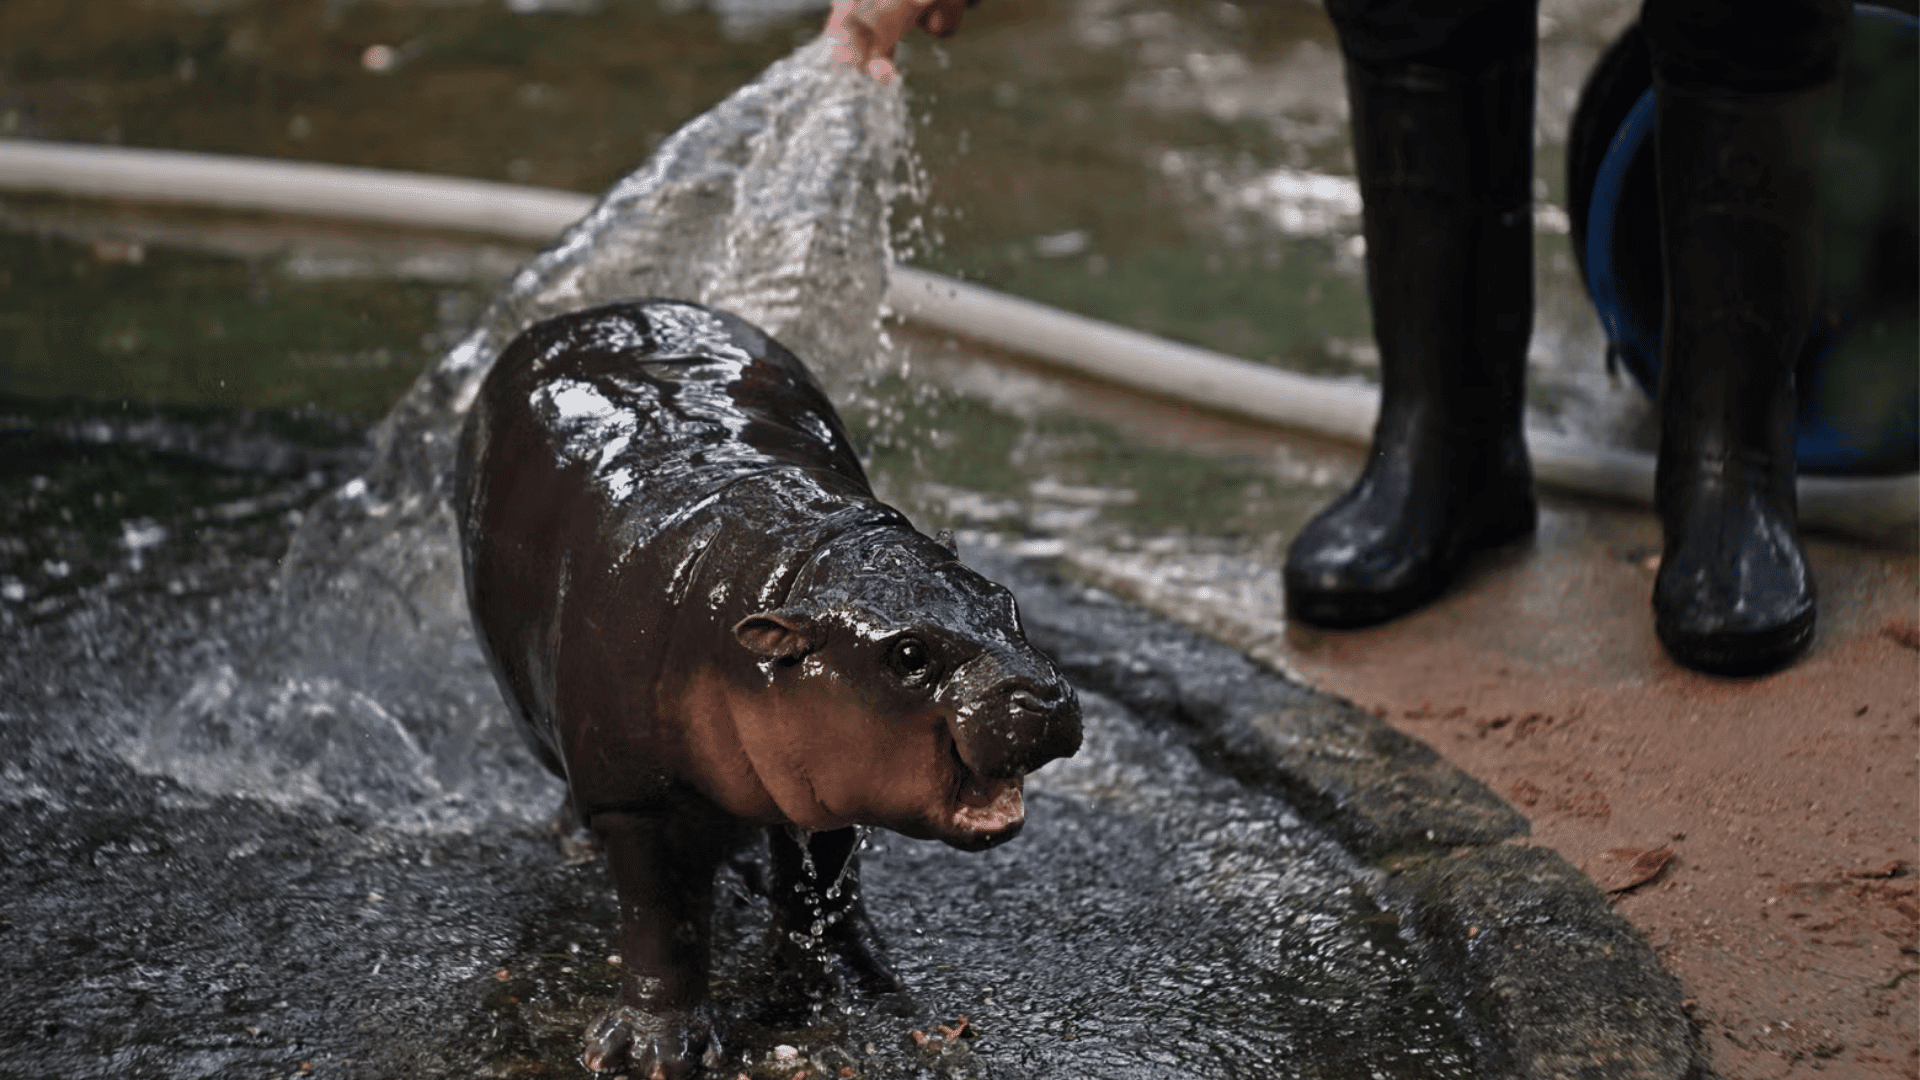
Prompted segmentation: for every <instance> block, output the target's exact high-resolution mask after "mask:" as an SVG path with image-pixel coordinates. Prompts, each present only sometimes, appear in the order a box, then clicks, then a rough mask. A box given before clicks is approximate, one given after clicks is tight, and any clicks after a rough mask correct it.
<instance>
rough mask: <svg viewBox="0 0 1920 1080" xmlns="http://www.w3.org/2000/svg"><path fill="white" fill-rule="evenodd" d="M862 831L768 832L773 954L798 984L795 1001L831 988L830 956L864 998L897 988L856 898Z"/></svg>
mask: <svg viewBox="0 0 1920 1080" xmlns="http://www.w3.org/2000/svg"><path fill="white" fill-rule="evenodd" d="M863 832H864V830H862V829H859V828H845V829H835V830H832V831H830V832H817V833H812V834H810V835H809V834H806V833H805V832H803V831H801V830H794V829H790V828H780V827H775V828H770V829H768V830H767V836H768V842H769V845H770V847H771V849H772V854H773V890H772V892H773V925H772V928H771V929H772V936H773V939H774V955H775V957H776V959H777V961H778V963H779V964H780V966H781V967H782V968H783V969H785V971H786V972H788V973H789V975H790V978H792V979H794V980H795V981H796V982H797V984H798V985H797V986H795V987H793V988H792V989H793V990H794V991H796V992H797V995H798V996H802V997H806V998H813V999H818V998H820V997H822V996H824V995H826V994H829V993H832V992H833V991H834V990H836V989H837V987H836V986H835V985H834V980H833V978H832V975H831V973H830V971H829V970H828V968H829V965H830V964H831V963H832V961H833V959H834V958H835V957H838V958H839V960H840V962H841V963H843V964H845V965H846V966H847V970H848V972H849V974H851V975H852V976H853V978H854V981H855V982H856V983H857V984H858V986H859V987H860V989H861V990H863V991H865V992H866V993H869V994H887V993H893V992H895V991H898V990H901V989H902V988H903V984H902V983H901V981H900V977H899V976H898V975H896V974H895V973H894V970H893V965H892V963H891V962H890V961H889V960H888V958H887V954H886V949H885V946H884V945H883V944H882V942H881V940H880V935H879V931H878V930H877V929H876V928H875V927H874V925H873V921H872V920H871V919H870V918H869V917H868V915H867V909H866V905H865V904H863V903H861V901H860V865H859V856H858V854H857V853H858V851H859V847H860V837H861V834H862V833H863Z"/></svg>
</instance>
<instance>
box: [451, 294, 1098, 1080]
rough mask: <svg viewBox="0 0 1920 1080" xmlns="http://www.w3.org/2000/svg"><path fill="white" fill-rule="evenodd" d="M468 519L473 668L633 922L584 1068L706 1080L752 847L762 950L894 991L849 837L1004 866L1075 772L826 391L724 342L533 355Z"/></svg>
mask: <svg viewBox="0 0 1920 1080" xmlns="http://www.w3.org/2000/svg"><path fill="white" fill-rule="evenodd" d="M456 499H457V502H456V504H455V505H456V512H457V514H458V516H459V524H460V537H461V546H462V550H463V552H464V555H465V562H466V583H467V597H468V601H469V603H470V605H471V607H472V611H473V618H474V624H475V626H476V628H477V629H478V631H479V635H480V640H481V643H482V646H483V648H484V649H485V651H486V654H487V658H488V660H489V662H490V663H491V665H492V668H493V672H494V675H495V677H496V678H497V679H498V681H499V684H500V687H501V690H502V692H503V693H504V694H505V696H506V698H507V700H508V701H509V702H510V703H511V705H512V706H513V709H514V712H515V714H516V715H517V717H518V718H519V722H520V725H521V728H522V730H523V731H524V732H525V734H526V735H527V736H528V737H529V739H530V741H531V742H532V744H533V746H534V747H535V749H536V750H537V752H538V753H539V755H540V757H541V759H542V760H543V761H544V762H545V763H546V764H547V765H548V767H550V768H552V769H553V770H554V771H555V772H556V773H557V774H559V775H560V776H562V777H564V778H565V780H566V781H567V788H568V807H569V810H570V812H571V814H573V815H575V816H577V820H578V821H579V822H581V823H584V824H585V826H586V827H587V828H588V829H590V830H592V832H593V834H594V836H595V838H596V839H597V840H598V841H599V843H600V845H601V847H602V848H603V849H604V850H605V852H606V856H607V863H608V867H609V868H610V870H611V871H612V876H613V881H614V885H615V888H616V889H617V891H618V894H619V907H620V923H621V926H620V934H621V938H620V955H621V957H622V958H623V975H622V978H621V985H620V1003H619V1005H617V1006H615V1007H614V1008H613V1009H612V1010H611V1011H610V1012H609V1013H608V1014H607V1015H606V1016H605V1017H603V1018H601V1019H600V1020H599V1021H598V1022H596V1023H595V1024H594V1025H593V1027H591V1028H590V1029H589V1031H588V1033H587V1043H586V1051H585V1054H584V1055H583V1061H584V1062H585V1064H586V1065H587V1067H588V1068H590V1069H594V1070H596V1071H604V1070H611V1069H617V1068H626V1067H631V1068H632V1069H633V1070H634V1071H635V1072H636V1073H637V1074H638V1075H640V1076H652V1077H663V1078H676V1077H683V1076H690V1075H692V1074H693V1073H695V1072H697V1071H698V1070H699V1068H700V1064H701V1060H702V1058H703V1056H704V1057H705V1058H706V1060H707V1061H708V1062H709V1063H713V1062H714V1061H716V1060H717V1043H716V1042H715V1040H714V1038H713V1034H712V1017H711V1016H710V1015H709V1006H708V1003H707V976H708V963H709V953H710V947H709V927H710V922H711V918H710V916H711V908H712V904H713V879H714V873H715V871H716V869H717V868H718V865H719V863H720V861H721V860H722V859H724V858H726V857H727V856H728V855H729V854H731V853H732V851H733V850H734V845H735V842H736V839H737V837H739V836H740V834H741V831H742V826H743V825H762V826H767V827H768V829H767V832H768V835H769V837H770V843H771V844H772V845H773V849H774V859H773V866H774V873H775V877H776V880H775V881H774V883H773V889H772V893H773V896H774V902H775V908H776V924H775V927H774V930H775V933H774V935H773V937H774V940H775V941H776V942H780V941H787V940H790V939H792V936H793V935H792V933H789V931H792V932H797V933H799V934H800V935H802V937H804V935H805V934H806V933H807V932H809V928H812V927H815V926H816V920H818V921H819V922H823V923H825V924H826V926H827V927H828V929H827V931H826V934H825V945H826V946H827V947H828V948H829V949H831V950H833V951H834V952H836V953H837V954H838V955H839V956H840V958H841V959H842V960H843V961H845V962H846V963H847V964H848V966H849V967H851V968H852V969H853V970H854V971H855V973H856V974H857V975H859V976H860V977H861V978H862V980H863V981H864V982H867V983H868V984H869V985H871V984H872V983H873V982H874V981H876V980H877V981H878V982H880V983H883V984H885V983H888V982H890V981H891V979H892V975H891V973H890V972H888V971H886V969H885V966H884V964H883V963H882V962H881V961H880V960H879V959H878V958H877V956H876V955H875V954H874V953H873V952H872V951H870V949H869V948H868V945H867V943H865V942H863V941H862V940H861V932H860V930H859V927H862V926H864V925H866V920H865V918H864V912H863V911H862V910H860V908H859V900H858V897H857V896H856V895H854V890H853V887H852V886H853V884H854V883H855V882H856V881H857V876H856V875H852V874H847V873H845V871H846V869H847V867H848V863H849V862H850V860H852V858H853V855H854V849H855V848H856V847H857V843H856V841H855V827H856V826H862V825H878V826H885V827H886V828H889V829H892V830H894V831H896V832H900V833H904V834H905V835H907V836H911V837H918V838H923V839H937V840H943V841H945V842H946V843H948V844H952V845H953V846H955V847H959V848H963V849H966V850H970V851H971V850H980V849H984V848H988V847H991V846H993V845H995V844H998V843H1001V842H1002V841H1005V840H1008V839H1011V838H1012V837H1013V836H1014V834H1015V833H1017V832H1019V830H1020V826H1021V824H1022V822H1023V821H1024V820H1025V806H1024V804H1023V802H1022V799H1021V785H1022V780H1023V778H1024V777H1025V775H1026V774H1027V773H1029V772H1031V771H1033V770H1034V769H1036V768H1038V767H1040V766H1041V765H1042V764H1044V763H1046V762H1047V761H1050V760H1052V759H1054V758H1056V757H1062V756H1066V755H1069V754H1072V753H1073V752H1074V751H1075V750H1076V749H1078V748H1079V745H1080V706H1079V702H1078V700H1077V699H1076V698H1075V696H1074V692H1073V689H1072V687H1070V686H1069V685H1068V684H1067V682H1066V680H1065V679H1064V678H1063V677H1062V676H1061V674H1060V671H1059V670H1058V669H1057V668H1056V667H1055V666H1054V664H1053V663H1052V661H1050V660H1048V659H1047V657H1045V656H1043V655H1041V654H1040V653H1039V652H1037V651H1035V650H1034V648H1033V647H1032V646H1031V645H1029V644H1028V643H1027V641H1026V638H1025V636H1024V635H1023V634H1022V632H1021V628H1020V618H1019V615H1018V613H1017V612H1016V611H1015V609H1014V603H1013V598H1012V597H1011V596H1010V595H1009V594H1008V593H1007V591H1006V590H1005V589H1003V588H1001V587H1000V586H998V585H996V584H994V583H993V582H990V581H987V580H986V579H985V578H982V577H981V576H980V575H979V574H977V573H975V572H974V571H972V570H969V569H968V568H967V567H965V566H963V565H961V564H960V562H959V561H958V560H957V559H956V558H955V555H954V552H953V550H952V548H951V541H947V542H946V543H942V542H940V541H936V540H933V539H930V538H928V537H926V536H924V535H922V534H921V533H919V532H917V531H915V530H914V528H913V527H912V526H911V525H910V524H909V523H908V522H907V519H906V518H905V517H904V516H903V515H901V514H900V513H899V512H898V511H896V510H894V509H893V508H891V507H889V506H887V505H885V504H884V503H881V502H879V501H878V500H876V499H875V498H874V496H873V492H872V490H871V488H870V487H869V485H868V483H867V479H866V475H865V473H864V472H863V471H862V470H861V467H860V462H859V460H858V459H857V458H856V456H855V454H854V452H853V448H852V445H851V444H850V442H849V440H848V438H847V434H846V430H845V428H844V427H843V426H842V424H841V422H840V418H839V417H838V415H836V414H835V412H834V410H833V406H832V405H831V404H830V403H829V402H828V401H827V398H826V396H825V394H824V393H822V391H821V390H820V388H819V386H818V385H817V384H816V383H815V382H814V380H813V378H812V376H811V375H809V374H808V372H807V369H806V367H805V366H804V365H802V364H801V362H800V361H799V360H798V359H797V358H795V357H794V355H793V354H792V353H790V352H788V351H787V350H786V349H785V348H783V347H781V346H780V345H779V344H778V343H777V342H775V341H773V340H772V339H771V338H769V337H767V336H766V335H765V334H764V333H762V332H761V331H759V330H758V329H756V328H755V327H753V326H752V325H750V324H748V323H747V322H745V321H743V320H741V319H739V318H737V317H735V316H732V315H729V314H727V313H725V312H721V311H715V310H712V309H710V308H705V307H701V306H699V305H696V304H690V303H682V302H677V301H667V300H654V301H643V302H635V303H625V304H615V305H611V306H607V307H600V308H594V309H591V310H587V311H580V312H575V313H573V314H569V315H564V316H561V317H559V318H555V319H551V320H548V321H546V322H543V323H540V324H538V325H536V326H534V327H532V328H531V329H529V330H527V331H526V332H525V333H524V334H522V335H521V336H520V337H519V338H517V339H515V340H514V342H513V343H512V344H511V345H510V346H508V348H507V349H506V351H505V352H504V353H503V354H502V355H501V357H500V359H499V361H498V362H497V363H496V364H495V365H494V367H493V370H492V371H491V372H489V373H488V375H487V377H486V379H485V382H484V384H483V385H482V387H481V390H480V392H479V397H478V399H477V400H476V401H475V402H474V405H473V409H472V412H471V414H470V415H469V417H468V419H467V424H466V429H465V432H464V434H463V436H462V443H461V449H460V468H459V474H458V477H457V493H456ZM794 826H798V828H794ZM803 844H804V845H805V847H804V848H803V847H802V845H803ZM803 867H806V868H808V869H809V870H810V871H811V875H807V874H803V871H802V868H803ZM809 876H810V877H811V880H812V881H813V883H814V884H815V886H816V888H815V889H813V890H812V895H808V891H809V890H808V889H807V885H808V880H807V878H808V877H809ZM836 882H837V883H839V884H840V887H839V888H837V889H835V888H828V887H827V886H828V885H830V884H832V883H836ZM814 932H816V933H817V931H814ZM895 985H897V984H895Z"/></svg>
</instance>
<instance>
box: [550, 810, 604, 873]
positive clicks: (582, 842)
mask: <svg viewBox="0 0 1920 1080" xmlns="http://www.w3.org/2000/svg"><path fill="white" fill-rule="evenodd" d="M547 831H549V832H551V833H552V834H553V842H554V846H556V847H558V848H559V849H560V858H561V860H562V861H564V862H565V863H566V864H567V865H568V866H587V865H589V864H591V863H595V862H598V861H600V840H599V838H598V837H596V836H594V835H593V830H592V829H589V828H587V826H586V824H585V823H583V822H582V821H581V820H580V812H579V811H578V810H577V809H575V808H574V805H573V799H572V797H571V796H562V797H561V799H560V809H558V810H555V811H554V812H553V820H551V821H549V822H548V823H547Z"/></svg>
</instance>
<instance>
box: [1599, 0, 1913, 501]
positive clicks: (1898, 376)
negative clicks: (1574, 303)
mask: <svg viewBox="0 0 1920 1080" xmlns="http://www.w3.org/2000/svg"><path fill="white" fill-rule="evenodd" d="M1917 61H1920V20H1916V19H1915V18H1914V17H1913V16H1911V15H1907V14H1904V13H1902V12H1897V11H1892V10H1889V9H1887V8H1882V7H1878V6H1875V5H1870V4H1856V5H1855V7H1854V18H1853V23H1852V26H1851V27H1850V28H1849V35H1848V54H1847V59H1846V66H1845V69H1844V72H1843V75H1842V80H1843V85H1842V90H1841V95H1842V98H1841V100H1842V104H1841V109H1840V116H1839V118H1838V121H1837V123H1836V125H1835V131H1834V132H1833V135H1832V137H1831V138H1830V139H1829V140H1828V143H1827V145H1826V147H1825V148H1824V152H1823V157H1822V184H1821V186H1822V200H1821V202H1822V205H1821V213H1822V228H1823V230H1824V231H1823V234H1822V265H1821V290H1820V297H1819V302H1818V304H1817V305H1816V308H1815V311H1816V315H1815V319H1814V327H1813V329H1812V331H1811V332H1810V333H1809V335H1808V337H1807V341H1806V344H1805V346H1804V347H1803V349H1802V352H1801V358H1800V366H1799V371H1798V376H1799V384H1800V416H1799V430H1798V445H1797V447H1796V450H1797V454H1798V457H1799V464H1800V469H1801V470H1802V471H1803V472H1808V473H1827V474H1842V475H1884V474H1890V473H1901V472H1912V471H1914V470H1915V469H1916V468H1920V335H1917V334H1916V311H1917V310H1920V242H1916V235H1917V233H1920V230H1916V225H1915V219H1916V217H1917V216H1920V193H1916V172H1920V134H1917V132H1916V128H1917V127H1920V121H1917V120H1916V114H1917V113H1920V80H1917V79H1916V71H1920V64H1917ZM1653 126H1654V94H1653V87H1652V73H1651V64H1650V62H1649V60H1648V58H1647V55H1646V46H1645V43H1644V41H1642V40H1641V39H1640V38H1639V35H1638V31H1637V29H1635V30H1630V31H1629V32H1628V33H1627V35H1625V36H1624V37H1622V39H1621V40H1620V41H1618V42H1616V43H1615V44H1614V46H1613V47H1612V48H1610V49H1609V50H1608V51H1607V53H1606V55H1604V56H1603V57H1602V58H1601V61H1600V64H1599V65H1598V66H1596V68H1595V70H1594V74H1593V76H1592V77H1591V78H1589V80H1588V83H1587V86H1586V88H1585V89H1584V91H1583V92H1582V94H1581V102H1580V107H1579V110H1578V111H1577V112H1576V114H1575V119H1574V125H1573V131H1572V132H1571V134H1570V137H1569V140H1568V142H1569V146H1568V170H1567V171H1568V189H1569V196H1570V198H1569V201H1570V202H1571V203H1572V205H1573V206H1574V207H1575V208H1576V211H1577V210H1578V208H1580V207H1582V206H1584V207H1585V212H1584V214H1581V213H1578V212H1576V215H1575V228H1574V230H1573V232H1574V236H1573V240H1574V249H1575V256H1576V258H1577V259H1578V260H1579V264H1580V268H1581V271H1582V274H1583V277H1584V278H1585V281H1586V285H1587V293H1588V295H1589V296H1590V297H1591V298H1592V300H1593V304H1594V307H1595V308H1596V309H1597V310H1598V312H1599V315H1600V321H1601V323H1602V325H1603V326H1604V327H1605V328H1606V332H1607V337H1608V341H1609V344H1610V347H1611V350H1612V353H1613V356H1614V357H1616V358H1618V359H1619V360H1620V361H1621V362H1622V363H1623V364H1624V365H1625V366H1626V368H1627V370H1628V371H1629V372H1630V373H1631V374H1632V375H1633V378H1634V380H1635V381H1636V382H1637V383H1638V384H1639V385H1640V387H1641V389H1642V390H1644V391H1645V392H1646V393H1647V394H1648V395H1649V396H1656V395H1657V394H1658V388H1659V385H1660V327H1661V321H1662V314H1663V308H1664V304H1665V301H1664V298H1663V294H1662V289H1663V282H1662V270H1661V262H1660V248H1659V232H1660V221H1659V210H1658V203H1657V201H1656V196H1657V192H1656V190H1655V184H1656V180H1655V174H1654V161H1653V158H1654V148H1653ZM1602 146H1604V152H1602V151H1601V147H1602Z"/></svg>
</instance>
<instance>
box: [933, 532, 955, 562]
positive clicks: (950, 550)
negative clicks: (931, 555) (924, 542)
mask: <svg viewBox="0 0 1920 1080" xmlns="http://www.w3.org/2000/svg"><path fill="white" fill-rule="evenodd" d="M933 542H934V543H936V544H939V545H940V546H941V547H943V548H946V549H947V554H949V555H951V556H953V557H954V558H956V559H957V558H959V557H960V545H959V544H956V543H954V542H953V530H952V529H941V530H940V531H939V532H937V533H934V534H933Z"/></svg>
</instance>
